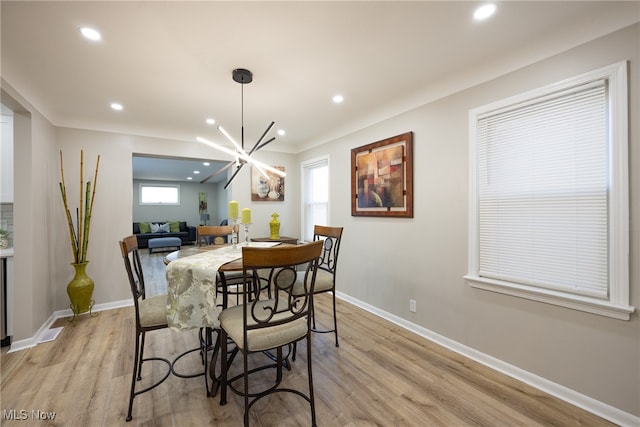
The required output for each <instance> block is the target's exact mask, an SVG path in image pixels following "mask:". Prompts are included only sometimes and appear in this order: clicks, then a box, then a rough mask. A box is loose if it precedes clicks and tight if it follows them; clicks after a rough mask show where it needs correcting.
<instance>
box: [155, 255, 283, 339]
mask: <svg viewBox="0 0 640 427" xmlns="http://www.w3.org/2000/svg"><path fill="white" fill-rule="evenodd" d="M280 244H282V243H281V242H250V243H248V245H249V246H251V247H263V248H269V247H273V246H276V245H280ZM246 245H247V243H239V244H237V245H217V246H216V245H210V246H194V247H189V248H184V249H180V250H177V251H174V252H171V253H169V254H168V255H167V256H166V257H165V260H164V262H165V264H166V266H167V267H166V276H167V322H168V324H169V327H170V328H171V329H173V330H190V329H194V328H213V329H215V328H217V327H219V325H220V323H219V322H218V315H219V314H220V311H221V309H222V308H225V307H227V305H228V304H227V301H228V295H227V287H226V286H221V287H220V289H222V304H221V305H219V304H218V303H217V301H218V293H217V292H218V286H217V279H218V278H221V280H222V282H223V284H224V279H225V275H228V274H230V273H238V272H241V271H242V247H243V246H246Z"/></svg>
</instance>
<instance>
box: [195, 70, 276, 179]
mask: <svg viewBox="0 0 640 427" xmlns="http://www.w3.org/2000/svg"><path fill="white" fill-rule="evenodd" d="M232 76H233V80H234V81H235V82H238V83H240V87H241V90H240V99H241V111H240V114H241V122H242V133H241V140H240V144H238V143H237V142H236V140H234V139H233V138H232V137H231V135H229V133H228V132H227V131H226V130H224V128H223V127H222V126H218V130H219V131H220V133H222V135H224V137H225V138H226V139H227V140H228V141H229V142H230V143H231V145H233V147H234V149H235V150H231V149H229V148H226V147H223V146H221V145H219V144H216V143H215V142H212V141H209V140H207V139H205V138H202V137H198V138H197V140H198V142H201V143H203V144H206V145H208V146H210V147H212V148H215V149H216V150H219V151H222V152H223V153H226V154H229V155H230V156H233V157H234V158H235V160H232V161H230V162H229V163H228V164H227V165H225V166H224V167H222V168H221V169H219V170H217V171H215V172H214V173H212V174H210V175H209V176H207V177H206V178H204V179H203V180H202V181H200V183H201V184H204V183H205V182H207V181H209V180H210V179H211V178H213V177H215V176H217V175H219V174H221V173H223V172H224V171H226V170H227V169H229V168H230V167H232V166H233V165H235V166H236V170H235V171H234V172H233V175H231V178H229V180H228V181H227V183H226V184H225V185H224V188H225V189H226V188H227V187H228V186H229V184H231V181H233V179H234V178H235V177H236V175H238V172H240V170H241V169H242V167H243V166H244V165H245V164H246V163H250V164H251V165H252V166H254V167H255V168H256V169H257V170H258V171H259V172H260V174H262V175H263V176H264V177H265V178H267V179H268V178H269V176H268V175H267V173H266V171H269V172H271V173H274V174H276V175H279V176H282V177H284V176H285V175H286V174H285V173H284V172H283V171H281V170H278V169H276V168H274V167H271V166H269V165H266V164H264V163H262V162H259V161H257V160H255V159H254V158H252V157H251V156H252V155H253V153H255V152H256V151H258V150H260V149H261V148H263V147H264V146H266V145H267V144H269V143H271V142H273V141H274V140H275V139H276V137H275V136H274V137H271V138H270V139H268V140H266V141H264V142H263V140H264V138H265V137H266V136H267V134H268V133H269V131H270V130H271V128H273V125H274V124H275V122H271V124H270V125H269V126H267V129H266V130H265V131H264V133H263V134H262V136H261V137H260V139H258V141H257V142H256V143H255V144H254V145H253V147H252V148H251V150H249V152H246V151H245V149H244V85H246V84H248V83H251V82H252V81H253V74H252V73H251V71H249V70H246V69H244V68H237V69H235V70H233V73H232Z"/></svg>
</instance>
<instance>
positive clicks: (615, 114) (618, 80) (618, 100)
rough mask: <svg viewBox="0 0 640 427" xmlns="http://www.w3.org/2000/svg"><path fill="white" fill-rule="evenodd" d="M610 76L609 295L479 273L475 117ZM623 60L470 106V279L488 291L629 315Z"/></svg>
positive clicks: (615, 315)
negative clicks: (603, 297)
mask: <svg viewBox="0 0 640 427" xmlns="http://www.w3.org/2000/svg"><path fill="white" fill-rule="evenodd" d="M603 78H604V79H607V80H608V81H609V109H610V110H609V111H611V117H612V118H613V120H611V119H610V120H611V121H610V123H609V132H610V141H611V145H610V150H611V165H610V170H611V177H610V180H611V187H610V196H609V197H610V205H609V207H610V212H611V213H610V217H609V218H610V224H609V236H610V242H609V260H610V269H609V271H610V272H609V298H608V300H601V299H597V298H590V297H587V296H581V295H575V294H569V293H566V292H561V291H554V290H550V289H542V288H538V287H534V286H526V285H519V284H514V283H510V282H504V281H501V280H494V279H487V278H484V277H479V274H478V271H479V256H480V254H479V235H478V227H479V224H478V207H479V206H478V195H477V185H478V182H477V154H478V153H477V149H476V145H477V140H476V135H477V126H476V124H477V119H478V116H479V115H481V114H486V113H487V112H490V111H493V110H497V109H501V108H504V107H505V106H510V105H515V104H518V103H520V102H525V101H526V100H529V99H532V98H537V97H540V96H543V95H545V94H549V93H553V92H557V91H560V90H563V89H566V88H568V87H571V86H576V85H578V84H584V83H586V82H589V81H593V80H596V79H603ZM627 87H628V86H627V62H626V61H623V62H620V63H617V64H613V65H610V66H606V67H603V68H600V69H598V70H594V71H592V72H589V73H585V74H583V75H580V76H577V77H574V78H569V79H566V80H563V81H561V82H558V83H554V84H551V85H548V86H545V87H543V88H539V89H536V90H532V91H529V92H526V93H524V94H520V95H516V96H514V97H510V98H507V99H504V100H500V101H497V102H494V103H491V104H488V105H485V106H482V107H478V108H475V109H472V110H470V111H469V171H470V173H469V254H468V255H469V259H468V273H467V275H465V276H464V278H465V279H466V280H468V281H469V285H470V286H472V287H474V288H478V289H484V290H488V291H493V292H498V293H502V294H507V295H512V296H516V297H521V298H527V299H531V300H535V301H540V302H544V303H548V304H554V305H558V306H562V307H567V308H571V309H575V310H580V311H585V312H589V313H594V314H599V315H602V316H607V317H612V318H615V319H622V320H629V319H630V316H631V313H633V312H634V311H635V308H634V307H633V306H630V305H629V197H628V195H629V171H628V124H627V122H628V111H627Z"/></svg>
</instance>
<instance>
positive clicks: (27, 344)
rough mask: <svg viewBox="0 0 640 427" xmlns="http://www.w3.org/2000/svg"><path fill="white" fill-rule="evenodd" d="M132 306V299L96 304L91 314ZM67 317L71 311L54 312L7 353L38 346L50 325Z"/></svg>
mask: <svg viewBox="0 0 640 427" xmlns="http://www.w3.org/2000/svg"><path fill="white" fill-rule="evenodd" d="M132 305H133V300H132V299H128V300H122V301H115V302H109V303H105V304H97V305H95V306H94V307H93V309H92V312H93V313H97V312H99V311H105V310H112V309H115V308H121V307H129V306H132ZM88 314H89V313H83V314H81V315H80V316H85V315H88ZM69 316H73V311H72V310H71V309H66V310H59V311H55V312H54V313H53V314H52V315H51V316H50V317H49V318H48V319H47V321H46V322H44V324H43V325H42V326H40V329H38V330H37V331H36V333H35V335H34V336H33V337H31V338H27V339H24V340H19V341H15V342H12V343H11V347H10V348H9V351H8V353H13V352H14V351H20V350H25V349H27V348H31V347H35V346H36V345H38V342H39V341H40V338H42V335H43V334H44V333H45V332H46V331H47V330H48V329H49V328H50V327H51V325H53V323H54V322H55V321H56V320H58V319H60V318H62V317H69Z"/></svg>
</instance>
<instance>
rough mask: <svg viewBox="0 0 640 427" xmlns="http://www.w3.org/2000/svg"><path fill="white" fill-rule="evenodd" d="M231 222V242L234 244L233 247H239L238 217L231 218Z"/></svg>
mask: <svg viewBox="0 0 640 427" xmlns="http://www.w3.org/2000/svg"><path fill="white" fill-rule="evenodd" d="M229 222H230V223H231V244H232V245H233V249H238V232H237V231H236V230H237V228H236V222H238V218H229Z"/></svg>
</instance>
